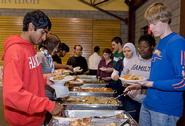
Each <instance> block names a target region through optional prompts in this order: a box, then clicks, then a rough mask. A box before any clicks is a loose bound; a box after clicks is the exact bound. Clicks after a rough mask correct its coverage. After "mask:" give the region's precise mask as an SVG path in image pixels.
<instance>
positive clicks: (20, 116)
mask: <svg viewBox="0 0 185 126" xmlns="http://www.w3.org/2000/svg"><path fill="white" fill-rule="evenodd" d="M50 29H51V22H50V20H49V18H48V16H47V15H46V14H44V13H43V12H42V11H40V10H36V11H32V12H28V13H27V14H26V15H25V16H24V19H23V32H22V34H21V35H14V36H11V37H9V38H7V39H6V40H5V43H4V49H5V50H4V55H3V60H4V64H3V68H4V69H3V105H4V115H5V119H6V121H7V122H8V124H9V125H10V126H41V125H42V124H43V121H44V117H45V113H46V112H47V111H48V112H50V113H51V114H52V115H58V114H60V113H61V112H62V110H63V109H64V107H63V106H62V105H60V104H57V103H55V102H53V101H50V100H49V99H48V98H47V97H45V85H46V83H47V82H48V83H49V81H47V80H46V79H44V77H43V74H42V70H41V64H40V63H39V62H38V59H37V52H36V50H35V48H34V45H38V44H40V43H41V42H42V41H44V40H45V39H46V36H47V33H48V31H49V30H50Z"/></svg>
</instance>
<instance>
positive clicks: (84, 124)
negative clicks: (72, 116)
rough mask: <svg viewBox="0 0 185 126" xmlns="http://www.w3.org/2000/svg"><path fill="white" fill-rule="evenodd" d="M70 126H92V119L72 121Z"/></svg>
mask: <svg viewBox="0 0 185 126" xmlns="http://www.w3.org/2000/svg"><path fill="white" fill-rule="evenodd" d="M69 126H92V125H91V118H82V119H77V120H74V121H71V122H70V125H69Z"/></svg>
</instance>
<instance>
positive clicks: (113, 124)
mask: <svg viewBox="0 0 185 126" xmlns="http://www.w3.org/2000/svg"><path fill="white" fill-rule="evenodd" d="M105 126H117V124H116V123H114V122H113V123H111V124H108V125H105Z"/></svg>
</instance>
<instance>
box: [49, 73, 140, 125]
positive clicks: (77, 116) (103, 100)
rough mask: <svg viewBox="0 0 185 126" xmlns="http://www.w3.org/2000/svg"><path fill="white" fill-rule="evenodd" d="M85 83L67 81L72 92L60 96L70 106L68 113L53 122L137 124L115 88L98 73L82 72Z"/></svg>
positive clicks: (60, 100) (67, 109) (64, 103)
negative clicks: (99, 78)
mask: <svg viewBox="0 0 185 126" xmlns="http://www.w3.org/2000/svg"><path fill="white" fill-rule="evenodd" d="M78 79H81V80H82V81H83V84H81V83H80V84H79V83H76V84H75V83H73V84H72V85H70V83H68V82H67V83H66V84H65V86H68V87H69V96H68V97H67V98H66V97H65V98H61V99H59V100H58V102H59V103H60V104H63V105H65V106H66V109H65V111H64V113H62V115H61V116H59V117H53V118H52V119H51V121H50V123H49V126H137V125H138V124H137V123H136V121H135V120H134V119H133V118H132V117H131V116H130V114H129V113H127V112H125V111H124V110H120V106H121V104H120V102H119V101H118V99H116V98H115V97H114V94H115V92H114V91H113V90H112V89H108V88H106V85H107V84H106V83H103V82H99V81H98V80H97V79H96V77H95V76H90V75H80V76H78Z"/></svg>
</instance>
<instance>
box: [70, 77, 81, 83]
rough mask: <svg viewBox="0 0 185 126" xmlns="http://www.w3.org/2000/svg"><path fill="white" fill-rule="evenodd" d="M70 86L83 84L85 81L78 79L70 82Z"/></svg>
mask: <svg viewBox="0 0 185 126" xmlns="http://www.w3.org/2000/svg"><path fill="white" fill-rule="evenodd" d="M69 84H83V80H81V79H79V78H76V79H74V80H71V81H69Z"/></svg>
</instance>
